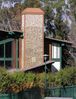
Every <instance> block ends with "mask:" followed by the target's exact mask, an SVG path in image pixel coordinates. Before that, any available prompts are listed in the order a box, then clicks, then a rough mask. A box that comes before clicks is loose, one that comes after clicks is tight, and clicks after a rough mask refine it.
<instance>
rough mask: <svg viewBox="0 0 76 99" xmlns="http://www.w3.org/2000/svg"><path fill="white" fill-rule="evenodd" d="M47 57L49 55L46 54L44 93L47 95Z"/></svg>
mask: <svg viewBox="0 0 76 99" xmlns="http://www.w3.org/2000/svg"><path fill="white" fill-rule="evenodd" d="M47 57H48V55H47V54H45V55H44V62H45V67H44V70H45V93H44V95H45V96H46V95H47V66H46V61H47Z"/></svg>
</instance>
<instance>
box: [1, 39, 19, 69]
mask: <svg viewBox="0 0 76 99" xmlns="http://www.w3.org/2000/svg"><path fill="white" fill-rule="evenodd" d="M12 41H13V39H7V40H3V41H0V66H1V67H5V68H7V69H10V68H12V62H13V55H12V52H13V51H12ZM16 45H19V44H18V43H17V44H16ZM17 47H18V46H17ZM17 49H18V48H17ZM16 54H19V51H18V50H17V53H16ZM15 57H16V56H15ZM17 63H18V56H17ZM18 65H19V64H18Z"/></svg>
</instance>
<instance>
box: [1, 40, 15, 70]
mask: <svg viewBox="0 0 76 99" xmlns="http://www.w3.org/2000/svg"><path fill="white" fill-rule="evenodd" d="M13 40H14V39H6V40H2V41H0V45H3V46H4V49H3V51H4V56H3V57H2V58H0V61H3V62H4V68H6V65H5V62H6V61H11V62H12V61H13V58H11V57H10V58H7V57H6V55H5V49H6V46H5V44H6V43H8V42H12V41H13Z"/></svg>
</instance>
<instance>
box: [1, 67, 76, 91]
mask: <svg viewBox="0 0 76 99" xmlns="http://www.w3.org/2000/svg"><path fill="white" fill-rule="evenodd" d="M45 77H46V78H45ZM45 81H46V84H47V87H56V86H66V85H75V84H76V68H75V67H69V68H65V69H63V70H60V71H59V72H56V73H47V74H45V73H37V74H35V73H32V72H28V73H27V72H26V73H25V72H22V71H16V72H12V73H11V72H8V71H7V70H5V69H4V68H0V92H2V93H8V92H10V93H18V92H20V91H23V90H26V89H30V88H33V87H40V88H44V87H45Z"/></svg>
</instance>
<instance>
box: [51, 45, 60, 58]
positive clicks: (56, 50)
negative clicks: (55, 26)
mask: <svg viewBox="0 0 76 99" xmlns="http://www.w3.org/2000/svg"><path fill="white" fill-rule="evenodd" d="M52 58H54V59H56V58H58V59H59V58H60V45H59V44H53V45H52Z"/></svg>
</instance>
